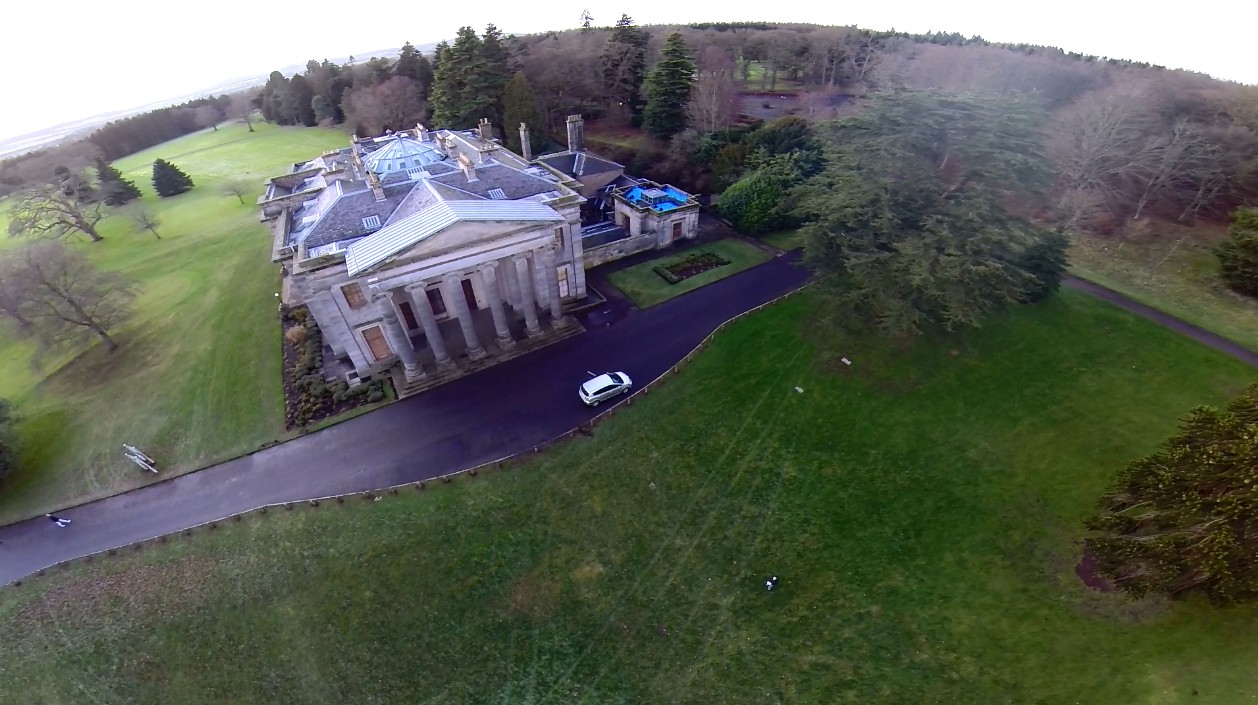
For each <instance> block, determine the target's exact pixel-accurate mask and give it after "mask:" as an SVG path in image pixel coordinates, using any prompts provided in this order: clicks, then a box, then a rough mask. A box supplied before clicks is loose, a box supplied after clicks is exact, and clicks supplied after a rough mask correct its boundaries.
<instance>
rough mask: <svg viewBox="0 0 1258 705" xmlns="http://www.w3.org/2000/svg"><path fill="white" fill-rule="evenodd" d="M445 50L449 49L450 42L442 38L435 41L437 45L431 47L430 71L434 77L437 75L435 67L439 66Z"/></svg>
mask: <svg viewBox="0 0 1258 705" xmlns="http://www.w3.org/2000/svg"><path fill="white" fill-rule="evenodd" d="M447 51H450V43H449V42H447V41H446V40H444V39H442V40H441V41H439V42H437V46H435V47H433V50H432V73H433V76H434V77H435V76H436V75H437V67H439V66H441V59H442V58H443V57H444V56H445V53H446V52H447Z"/></svg>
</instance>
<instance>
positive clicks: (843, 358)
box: [839, 357, 852, 365]
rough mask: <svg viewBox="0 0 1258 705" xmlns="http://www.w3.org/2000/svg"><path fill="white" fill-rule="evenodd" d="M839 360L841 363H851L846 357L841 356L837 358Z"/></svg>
mask: <svg viewBox="0 0 1258 705" xmlns="http://www.w3.org/2000/svg"><path fill="white" fill-rule="evenodd" d="M839 362H842V363H843V364H845V365H850V364H852V361H851V360H849V359H847V358H846V357H841V358H839Z"/></svg>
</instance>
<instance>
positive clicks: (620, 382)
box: [581, 372, 633, 406]
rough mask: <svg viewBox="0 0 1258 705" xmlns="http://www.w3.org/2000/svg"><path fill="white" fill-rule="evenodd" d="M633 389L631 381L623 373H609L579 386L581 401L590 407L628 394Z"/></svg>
mask: <svg viewBox="0 0 1258 705" xmlns="http://www.w3.org/2000/svg"><path fill="white" fill-rule="evenodd" d="M631 387H633V380H631V379H629V375H627V374H625V373H624V372H609V373H607V374H605V375H599V376H597V377H593V378H591V379H589V380H587V381H586V383H585V384H583V385H581V401H583V402H585V403H586V404H588V405H590V406H598V403H599V402H601V401H605V400H607V399H611V398H612V397H614V396H618V395H620V394H628V393H629V389H630V388H631Z"/></svg>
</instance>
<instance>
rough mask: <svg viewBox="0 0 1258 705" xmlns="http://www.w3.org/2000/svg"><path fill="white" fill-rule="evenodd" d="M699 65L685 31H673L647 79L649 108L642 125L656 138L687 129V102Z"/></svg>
mask: <svg viewBox="0 0 1258 705" xmlns="http://www.w3.org/2000/svg"><path fill="white" fill-rule="evenodd" d="M694 78H695V63H694V61H692V60H691V59H690V55H689V54H688V53H687V51H686V42H685V40H684V39H682V37H681V32H673V33H672V34H670V35H668V39H667V40H665V42H664V51H663V54H662V56H661V57H660V60H659V63H657V64H655V66H654V67H653V68H652V69H651V75H650V76H647V79H646V109H645V110H643V112H642V126H643V127H644V128H646V131H647V132H649V133H651V135H652V136H654V137H658V138H659V139H668V138H669V137H672V136H673V135H675V134H677V133H678V132H681V131H682V130H684V129H686V103H687V102H689V101H690V85H691V84H692V83H694Z"/></svg>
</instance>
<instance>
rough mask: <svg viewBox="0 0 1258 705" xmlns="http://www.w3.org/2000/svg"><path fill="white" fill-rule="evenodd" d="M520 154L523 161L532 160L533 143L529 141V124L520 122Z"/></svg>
mask: <svg viewBox="0 0 1258 705" xmlns="http://www.w3.org/2000/svg"><path fill="white" fill-rule="evenodd" d="M520 156H521V157H524V161H526V162H531V161H533V145H532V144H530V143H529V126H528V125H527V124H525V123H520Z"/></svg>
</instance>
